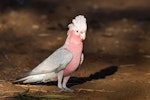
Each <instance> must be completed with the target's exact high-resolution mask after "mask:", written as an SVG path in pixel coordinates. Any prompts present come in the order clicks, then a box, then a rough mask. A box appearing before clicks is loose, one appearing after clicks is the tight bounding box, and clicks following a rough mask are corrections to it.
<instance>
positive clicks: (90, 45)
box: [0, 0, 150, 100]
mask: <svg viewBox="0 0 150 100" xmlns="http://www.w3.org/2000/svg"><path fill="white" fill-rule="evenodd" d="M149 4H150V1H149V0H138V1H137V0H120V1H118V0H111V1H110V0H74V1H71V0H63V1H61V0H11V1H10V0H5V1H1V3H0V100H16V99H17V100H28V99H29V100H32V99H33V100H37V99H38V100H39V99H40V100H41V99H42V100H48V99H49V98H42V97H41V98H38V97H31V96H30V97H29V95H34V96H35V95H36V96H37V95H50V94H57V95H65V96H70V97H69V98H64V99H63V100H70V99H71V100H150V66H149V65H150V46H149V45H150V39H149V37H150V13H149V12H150V6H149ZM78 14H83V15H85V17H86V18H87V22H88V31H87V38H86V40H85V41H84V55H85V60H84V62H83V64H82V66H81V67H80V68H79V70H78V71H76V72H75V73H73V74H72V77H71V79H70V80H69V82H68V84H67V85H68V86H69V87H70V88H71V89H74V90H75V91H74V92H73V93H65V92H61V93H58V92H54V91H58V90H59V89H58V88H57V86H56V84H57V83H56V82H50V83H46V84H42V83H41V84H34V85H19V84H12V81H13V80H15V79H16V78H18V77H20V76H22V75H24V74H25V73H27V72H28V71H30V70H31V69H32V68H34V67H35V66H37V65H38V64H39V63H40V62H41V61H43V60H44V59H45V58H46V57H48V56H49V55H50V54H51V53H52V52H53V51H54V50H56V49H57V48H59V47H60V46H61V45H63V43H64V41H65V39H66V36H67V35H66V32H67V25H68V24H69V23H70V22H71V20H72V19H73V18H74V17H75V16H76V15H78ZM19 94H21V95H19ZM57 99H58V98H57ZM57 99H52V100H57Z"/></svg>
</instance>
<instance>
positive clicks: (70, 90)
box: [53, 87, 74, 93]
mask: <svg viewBox="0 0 150 100" xmlns="http://www.w3.org/2000/svg"><path fill="white" fill-rule="evenodd" d="M53 92H54V93H61V92H74V90H72V89H70V88H67V87H66V88H60V90H58V91H53Z"/></svg>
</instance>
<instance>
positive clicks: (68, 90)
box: [62, 88, 74, 92]
mask: <svg viewBox="0 0 150 100" xmlns="http://www.w3.org/2000/svg"><path fill="white" fill-rule="evenodd" d="M62 91H64V92H74V90H72V89H70V88H63V90H62Z"/></svg>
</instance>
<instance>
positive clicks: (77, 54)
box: [64, 45, 82, 76]
mask: <svg viewBox="0 0 150 100" xmlns="http://www.w3.org/2000/svg"><path fill="white" fill-rule="evenodd" d="M68 49H69V51H71V52H72V54H73V57H72V60H71V61H70V63H69V64H68V65H67V66H66V68H65V69H64V76H68V75H70V74H71V73H73V72H74V71H75V70H76V69H77V68H78V66H79V63H80V59H81V54H82V45H78V47H75V48H73V49H72V48H71V49H70V48H68Z"/></svg>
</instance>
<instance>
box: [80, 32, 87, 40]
mask: <svg viewBox="0 0 150 100" xmlns="http://www.w3.org/2000/svg"><path fill="white" fill-rule="evenodd" d="M80 38H81V39H82V40H85V38H86V33H85V32H84V33H82V34H80Z"/></svg>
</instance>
